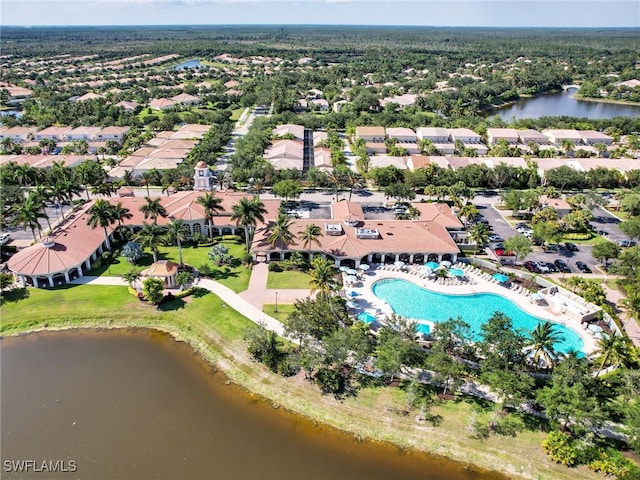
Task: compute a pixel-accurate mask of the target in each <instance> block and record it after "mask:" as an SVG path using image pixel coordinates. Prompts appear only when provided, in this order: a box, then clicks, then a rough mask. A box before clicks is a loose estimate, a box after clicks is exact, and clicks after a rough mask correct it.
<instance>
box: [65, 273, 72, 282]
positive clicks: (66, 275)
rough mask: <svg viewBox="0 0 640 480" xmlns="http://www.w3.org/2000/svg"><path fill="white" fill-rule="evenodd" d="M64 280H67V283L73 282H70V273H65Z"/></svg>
mask: <svg viewBox="0 0 640 480" xmlns="http://www.w3.org/2000/svg"><path fill="white" fill-rule="evenodd" d="M64 279H65V280H66V282H67V283H69V282H70V281H71V280H69V272H64Z"/></svg>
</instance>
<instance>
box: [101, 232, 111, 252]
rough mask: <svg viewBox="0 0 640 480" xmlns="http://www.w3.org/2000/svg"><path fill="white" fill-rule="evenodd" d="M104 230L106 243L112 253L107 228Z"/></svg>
mask: <svg viewBox="0 0 640 480" xmlns="http://www.w3.org/2000/svg"><path fill="white" fill-rule="evenodd" d="M102 228H104V241H105V242H106V243H107V250H109V251H111V242H109V234H108V233H107V227H102Z"/></svg>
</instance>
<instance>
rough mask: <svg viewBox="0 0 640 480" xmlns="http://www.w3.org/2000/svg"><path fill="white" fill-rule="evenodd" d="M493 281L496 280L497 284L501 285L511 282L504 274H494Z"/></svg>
mask: <svg viewBox="0 0 640 480" xmlns="http://www.w3.org/2000/svg"><path fill="white" fill-rule="evenodd" d="M493 279H494V280H496V281H497V282H500V283H505V282H508V281H509V277H507V276H506V275H504V274H502V273H494V274H493Z"/></svg>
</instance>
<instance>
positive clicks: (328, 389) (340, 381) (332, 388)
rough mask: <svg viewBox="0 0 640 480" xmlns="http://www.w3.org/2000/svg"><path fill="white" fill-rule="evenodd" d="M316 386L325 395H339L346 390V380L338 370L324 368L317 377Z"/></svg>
mask: <svg viewBox="0 0 640 480" xmlns="http://www.w3.org/2000/svg"><path fill="white" fill-rule="evenodd" d="M315 381H316V384H318V386H319V387H320V389H321V390H322V392H323V393H334V394H335V393H339V392H340V391H342V389H343V388H344V378H343V377H342V375H341V374H340V372H338V371H337V370H333V369H332V368H326V367H323V368H321V369H319V370H318V372H317V373H316V375H315Z"/></svg>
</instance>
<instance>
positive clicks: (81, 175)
mask: <svg viewBox="0 0 640 480" xmlns="http://www.w3.org/2000/svg"><path fill="white" fill-rule="evenodd" d="M94 165H96V164H95V162H92V161H91V160H85V161H84V162H82V163H81V164H80V165H78V166H77V167H76V168H75V172H74V173H75V175H76V178H77V179H78V182H80V184H81V185H84V193H85V194H86V196H87V201H89V184H91V183H92V182H93V181H94V179H95V177H96V174H95V167H94Z"/></svg>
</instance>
